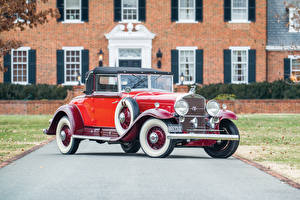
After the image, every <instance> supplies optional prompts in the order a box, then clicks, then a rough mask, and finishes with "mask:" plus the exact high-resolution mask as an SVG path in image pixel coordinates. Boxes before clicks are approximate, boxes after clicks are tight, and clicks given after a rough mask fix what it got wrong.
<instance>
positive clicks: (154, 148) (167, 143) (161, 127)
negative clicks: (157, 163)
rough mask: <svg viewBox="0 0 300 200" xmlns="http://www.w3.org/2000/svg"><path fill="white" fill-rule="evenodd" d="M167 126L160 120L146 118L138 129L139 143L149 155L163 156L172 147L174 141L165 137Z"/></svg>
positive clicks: (168, 152)
mask: <svg viewBox="0 0 300 200" xmlns="http://www.w3.org/2000/svg"><path fill="white" fill-rule="evenodd" d="M167 134H168V127H167V125H166V124H165V122H163V121H162V120H159V119H148V120H147V121H146V122H145V123H144V125H143V126H142V129H141V131H140V144H141V147H142V149H143V151H144V152H145V154H147V155H148V156H150V157H154V158H164V157H167V156H168V155H170V154H171V153H172V151H173V149H174V142H173V141H172V140H170V139H168V138H167Z"/></svg>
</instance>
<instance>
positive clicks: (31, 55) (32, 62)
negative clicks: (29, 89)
mask: <svg viewBox="0 0 300 200" xmlns="http://www.w3.org/2000/svg"><path fill="white" fill-rule="evenodd" d="M28 63H29V65H28V76H29V77H28V82H29V83H30V84H35V83H36V50H29V51H28Z"/></svg>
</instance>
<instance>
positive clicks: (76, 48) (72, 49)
mask: <svg viewBox="0 0 300 200" xmlns="http://www.w3.org/2000/svg"><path fill="white" fill-rule="evenodd" d="M83 49H84V48H83V47H63V48H62V50H71V51H81V50H83Z"/></svg>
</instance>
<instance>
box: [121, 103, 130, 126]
mask: <svg viewBox="0 0 300 200" xmlns="http://www.w3.org/2000/svg"><path fill="white" fill-rule="evenodd" d="M121 114H123V115H124V121H123V122H120V124H121V126H122V128H123V129H128V127H129V125H130V121H131V115H130V110H129V109H128V107H127V106H125V107H124V108H123V109H122V110H121V112H120V115H121Z"/></svg>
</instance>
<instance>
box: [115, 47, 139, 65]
mask: <svg viewBox="0 0 300 200" xmlns="http://www.w3.org/2000/svg"><path fill="white" fill-rule="evenodd" d="M120 49H140V50H141V56H140V57H121V56H120ZM120 59H121V60H122V59H123V60H141V65H143V48H139V47H119V48H118V66H120ZM141 68H142V66H141Z"/></svg>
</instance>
